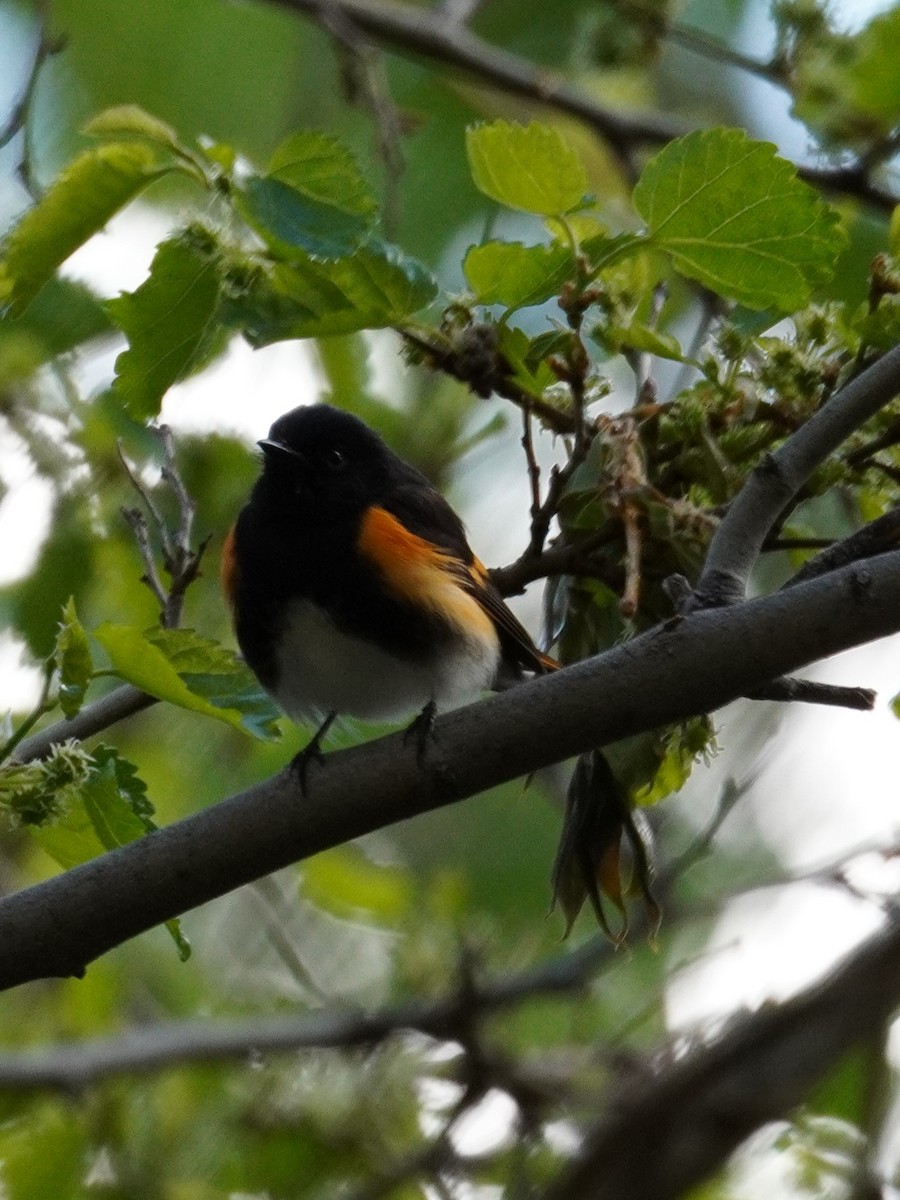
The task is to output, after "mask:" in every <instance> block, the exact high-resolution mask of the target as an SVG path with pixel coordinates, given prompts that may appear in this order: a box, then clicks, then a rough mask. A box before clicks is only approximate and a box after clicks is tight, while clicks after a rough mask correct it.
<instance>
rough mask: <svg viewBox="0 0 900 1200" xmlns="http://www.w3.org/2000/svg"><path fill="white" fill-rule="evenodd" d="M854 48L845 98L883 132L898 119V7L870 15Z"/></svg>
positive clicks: (899, 36)
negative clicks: (878, 124)
mask: <svg viewBox="0 0 900 1200" xmlns="http://www.w3.org/2000/svg"><path fill="white" fill-rule="evenodd" d="M855 51H856V53H855V56H854V60H853V62H852V63H851V64H850V67H849V69H848V70H847V73H846V85H847V92H848V98H849V99H850V101H851V103H852V104H853V105H854V106H855V107H856V108H859V109H861V110H862V111H863V112H865V113H868V114H869V115H871V116H873V117H876V118H878V119H879V120H880V121H881V122H882V123H883V126H884V129H885V132H887V131H888V130H889V129H890V128H891V127H892V126H893V125H896V123H897V121H898V119H900V71H898V70H897V61H898V58H900V9H897V8H896V7H894V8H892V9H891V10H890V11H888V12H885V13H881V14H880V15H879V16H877V17H875V18H873V20H871V21H870V22H869V23H868V25H866V27H865V28H864V29H863V30H861V32H860V33H859V35H858V37H857V38H856V39H855Z"/></svg>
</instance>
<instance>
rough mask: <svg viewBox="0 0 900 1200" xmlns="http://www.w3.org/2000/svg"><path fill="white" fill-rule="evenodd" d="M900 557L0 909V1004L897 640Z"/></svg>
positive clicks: (626, 647)
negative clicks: (151, 932)
mask: <svg viewBox="0 0 900 1200" xmlns="http://www.w3.org/2000/svg"><path fill="white" fill-rule="evenodd" d="M898 596H900V552H894V553H890V554H884V555H881V556H879V557H878V558H876V559H873V560H872V561H871V562H868V563H865V564H862V565H860V564H852V565H850V566H848V567H845V568H843V569H842V570H840V571H836V572H833V573H832V574H830V575H828V576H826V577H825V578H822V579H815V580H811V581H809V582H808V583H804V584H800V585H798V586H797V587H794V588H790V589H786V590H783V591H780V592H777V593H775V594H774V595H771V596H766V597H763V598H760V599H755V600H750V601H747V602H745V603H743V604H739V605H732V606H729V607H727V608H719V609H709V610H705V611H700V612H697V613H694V614H692V615H690V616H688V617H683V618H678V619H675V620H673V621H670V622H668V623H667V624H666V625H664V626H662V627H660V628H658V629H656V630H653V631H651V632H649V633H646V634H643V635H642V636H640V637H637V638H635V639H633V640H632V641H630V642H627V643H625V644H622V645H619V646H616V647H615V648H613V649H612V650H610V651H608V652H607V653H605V654H603V655H599V656H598V657H596V658H594V659H590V660H588V661H586V662H583V663H578V664H576V665H574V666H572V667H568V668H566V669H565V670H563V671H559V672H557V673H556V674H554V675H549V676H545V677H543V678H539V679H534V680H531V681H529V682H527V683H523V684H522V685H521V686H519V687H516V688H514V689H512V690H511V691H509V692H505V693H503V694H500V695H497V696H492V697H490V698H489V699H487V700H484V701H482V702H480V703H478V704H473V705H469V706H468V707H466V708H462V709H459V710H457V711H455V712H451V713H448V714H446V715H445V716H442V717H440V718H439V719H438V721H437V722H436V725H435V729H434V735H435V736H434V741H433V743H431V744H430V747H429V751H428V753H427V756H426V761H425V763H424V766H422V767H420V766H419V764H418V761H417V755H416V753H415V748H414V747H412V748H411V747H410V745H409V744H408V741H407V740H406V739H405V738H404V735H403V734H402V733H398V734H393V735H391V736H388V737H384V738H379V739H377V740H375V741H371V742H368V743H365V744H364V745H360V746H356V747H353V748H351V749H349V750H344V751H341V752H338V753H334V754H329V755H327V756H326V759H325V763H324V765H323V766H322V767H321V769H314V770H313V772H312V775H311V778H310V780H309V781H308V785H307V794H306V795H305V796H302V797H301V795H300V793H299V786H298V783H297V780H296V778H295V777H294V776H293V775H292V774H291V772H290V771H289V770H285V771H283V772H281V773H280V774H279V775H277V776H275V777H274V778H273V779H270V780H267V781H266V782H264V783H261V784H259V785H257V786H255V787H253V788H250V789H248V790H247V791H245V792H242V793H240V794H239V795H236V796H233V797H231V798H230V799H228V800H224V801H222V802H221V803H219V804H217V805H214V806H213V807H211V808H209V809H206V810H205V811H203V812H201V813H197V814H195V815H194V816H191V817H188V818H186V819H185V820H182V821H179V822H177V823H176V824H174V825H171V826H169V827H168V828H166V829H162V830H159V831H157V832H155V833H151V834H149V835H148V836H147V837H145V838H141V839H140V840H139V841H136V842H133V843H131V844H130V845H128V846H124V847H122V848H121V849H118V850H115V851H113V852H111V853H109V854H105V855H103V856H101V857H99V858H97V859H94V860H92V861H91V862H88V863H85V864H84V865H82V866H79V867H75V868H73V869H72V870H70V871H68V872H66V873H65V874H64V875H60V876H57V877H55V878H53V879H50V880H48V881H46V882H44V883H40V884H37V885H35V886H34V887H30V888H27V889H25V890H24V891H22V892H19V893H17V894H16V895H13V896H9V897H7V898H6V899H4V900H2V901H0V988H6V987H12V986H14V985H16V984H19V983H24V982H26V981H27V980H31V979H38V978H44V977H47V976H64V975H80V974H81V973H82V972H83V971H84V969H85V966H86V965H87V963H89V962H91V961H92V960H93V959H95V958H96V957H98V956H99V955H100V954H103V953H104V952H105V951H107V950H109V949H111V948H112V947H113V946H115V945H118V944H119V943H120V942H122V941H125V940H126V939H127V938H130V937H134V936H135V935H136V934H138V933H141V932H142V931H144V930H146V929H149V928H151V927H152V926H154V925H157V924H159V923H160V922H162V921H165V920H168V919H169V918H171V917H173V916H175V915H177V914H180V913H183V912H185V911H187V910H188V909H190V908H194V907H196V906H197V905H199V904H202V903H204V902H206V901H208V900H211V899H213V898H214V897H216V896H221V895H223V894H224V893H226V892H228V891H230V890H232V889H233V888H236V887H239V886H241V885H242V884H244V883H248V882H250V881H251V880H252V879H255V878H259V877H260V876H262V875H266V874H268V873H270V872H271V871H274V870H277V869H279V868H280V867H283V866H286V865H288V864H289V863H292V862H295V861H297V860H298V859H302V858H305V857H308V856H309V855H311V854H315V853H317V852H318V851H320V850H324V849H327V848H328V847H330V846H334V845H338V844H341V843H343V842H346V841H347V840H349V839H351V838H354V837H358V836H360V835H362V834H364V833H368V832H371V831H372V830H374V829H379V828H382V827H384V826H386V825H390V824H392V823H393V822H395V821H400V820H404V819H406V818H408V817H412V816H415V815H417V814H418V813H422V812H427V811H429V810H431V809H434V808H438V807H442V806H444V805H447V804H451V803H454V802H455V801H458V800H461V799H464V798H465V797H467V796H473V795H475V794H476V793H478V792H481V791H484V790H485V789H487V788H490V787H494V786H496V785H497V784H499V783H502V782H505V781H507V780H510V779H515V778H518V777H520V776H522V775H527V774H529V773H531V772H532V771H535V770H538V769H539V768H541V767H545V766H548V765H550V764H551V763H555V762H559V761H561V760H563V759H565V758H569V757H571V756H573V755H575V754H578V753H581V752H583V751H586V750H588V749H592V748H594V747H596V746H598V745H605V744H607V743H609V742H612V741H616V740H618V739H619V738H623V737H627V736H629V735H631V734H635V733H638V732H641V731H644V730H648V729H655V728H658V727H660V726H663V725H667V724H670V723H672V722H675V721H680V720H683V719H685V718H687V717H690V716H695V715H698V714H700V713H706V712H709V711H712V710H713V709H715V708H718V707H720V706H721V705H723V704H726V703H728V702H729V701H731V700H733V699H735V698H737V697H738V696H741V695H745V694H746V693H747V692H748V691H753V690H754V689H757V688H759V687H761V686H762V685H763V684H764V683H765V682H766V681H767V680H770V679H773V678H775V677H777V676H780V675H783V674H785V673H788V672H791V671H793V670H795V669H797V668H798V667H801V666H804V665H806V664H808V663H810V662H812V661H815V660H818V659H821V658H823V657H825V656H827V655H830V654H835V653H837V652H839V651H841V650H845V649H848V648H849V647H851V646H856V645H860V644H862V643H864V642H867V641H871V640H873V639H874V638H878V637H883V636H885V635H887V634H889V633H893V632H896V631H897V630H898V629H900V604H898V600H897V598H898Z"/></svg>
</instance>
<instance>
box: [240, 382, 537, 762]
mask: <svg viewBox="0 0 900 1200" xmlns="http://www.w3.org/2000/svg"><path fill="white" fill-rule="evenodd" d="M259 446H260V449H261V450H262V453H263V462H262V472H261V474H260V476H259V478H258V480H257V481H256V484H255V486H254V488H253V491H252V492H251V495H250V498H249V500H248V502H247V504H246V505H245V506H244V508H243V509H242V511H241V513H240V515H239V516H238V519H237V521H236V523H235V525H234V526H233V528H232V530H231V532H230V533H229V535H228V537H227V538H226V541H225V546H224V549H223V556H222V583H223V588H224V591H225V595H226V597H227V599H228V602H229V604H230V606H231V609H232V613H233V617H234V627H235V632H236V635H237V640H238V644H239V645H240V648H241V652H242V653H243V655H244V658H245V659H246V661H247V663H248V665H249V666H250V668H251V669H252V671H253V672H254V674H255V675H256V676H257V678H258V679H259V681H260V683H261V684H262V686H263V687H264V688H265V689H266V691H267V692H268V693H269V694H270V695H271V696H272V697H273V699H274V700H275V701H276V703H277V704H278V705H279V707H280V708H281V709H283V711H284V712H285V713H287V715H288V716H290V717H291V718H293V719H294V720H297V721H306V720H310V719H314V720H318V721H322V722H323V723H322V725H321V728H320V729H319V732H318V734H317V735H316V737H315V738H314V739H313V742H312V743H311V744H310V747H309V750H311V751H312V753H313V754H315V755H318V752H319V741H320V738H321V737H322V736H323V735H324V733H325V731H326V730H327V728H328V727H329V725H330V724H331V722H332V721H333V720H334V717H335V716H336V715H337V714H342V715H346V716H351V717H357V718H360V719H362V720H366V721H394V720H400V719H403V718H406V717H408V716H410V715H411V714H413V713H416V712H418V713H419V714H420V716H419V718H417V721H418V722H419V724H420V726H421V725H422V724H424V725H430V720H431V718H432V717H433V715H434V713H435V712H436V711H437V710H438V709H441V708H444V707H450V706H454V705H457V704H459V703H461V702H463V701H465V700H468V699H472V698H474V697H475V696H477V695H478V694H479V693H480V692H483V691H484V690H486V689H489V688H494V687H502V686H504V685H505V684H506V683H508V682H510V681H512V680H514V679H516V678H520V677H521V676H522V675H523V674H525V673H536V674H542V673H544V672H547V671H550V670H553V669H555V668H556V665H557V664H556V663H555V662H554V660H553V659H552V658H550V657H549V656H547V655H545V654H542V653H541V651H540V650H538V648H537V647H536V646H535V644H534V642H533V641H532V639H531V638H530V637H529V635H528V633H527V632H526V630H525V629H524V628H523V626H522V625H521V624H520V623H519V621H518V620H517V619H516V617H515V616H514V615H513V614H512V612H511V611H510V610H509V608H508V607H507V606H506V604H505V603H504V601H503V598H502V597H501V595H500V593H499V592H498V591H497V589H496V587H495V586H494V585H493V583H492V582H491V579H490V576H489V575H488V572H487V571H486V569H485V568H484V567H483V566H482V564H481V563H480V562H479V561H478V559H477V558H476V557H475V555H474V554H473V553H472V550H471V549H470V547H469V543H468V541H467V539H466V534H465V530H464V528H463V524H462V522H461V521H460V519H459V517H458V516H457V515H456V513H455V512H454V510H453V509H452V508H451V507H450V505H449V504H448V503H447V501H446V500H445V499H444V497H443V496H442V495H441V494H440V493H439V492H438V491H437V490H436V489H435V488H434V487H433V486H432V485H431V483H429V481H428V480H427V479H426V478H425V476H424V475H423V474H422V473H421V472H420V471H417V470H416V469H415V467H412V466H411V465H410V464H409V463H407V462H405V461H404V460H403V459H402V458H400V457H398V455H396V454H395V453H394V452H393V451H392V450H390V449H389V448H388V446H387V445H386V444H385V443H384V441H383V440H382V439H381V438H380V437H379V436H378V434H377V433H375V432H374V431H373V430H372V429H370V428H369V427H368V426H366V425H365V424H363V422H362V421H360V420H359V419H358V418H356V417H354V416H352V415H350V414H349V413H346V412H343V411H341V410H339V409H336V408H332V407H330V406H328V405H326V404H316V405H311V406H307V407H301V408H295V409H293V410H292V411H291V412H289V413H286V414H285V415H284V416H282V417H280V418H279V419H278V420H277V421H276V422H275V423H274V425H273V426H272V428H271V429H270V431H269V435H268V437H266V438H264V439H263V440H262V441H261V442H259Z"/></svg>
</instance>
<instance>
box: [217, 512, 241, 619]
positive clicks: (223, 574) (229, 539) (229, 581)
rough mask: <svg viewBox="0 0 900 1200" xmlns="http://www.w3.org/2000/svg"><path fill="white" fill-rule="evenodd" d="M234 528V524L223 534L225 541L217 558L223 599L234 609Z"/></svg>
mask: <svg viewBox="0 0 900 1200" xmlns="http://www.w3.org/2000/svg"><path fill="white" fill-rule="evenodd" d="M234 530H235V526H234V525H232V527H231V528H230V529H229V530H228V533H227V534H226V535H225V541H224V542H223V543H222V557H221V558H220V560H219V579H220V581H221V584H222V591H223V593H224V595H225V599H226V600H227V601H228V605H229V607H230V608H231V609H232V611H233V610H234V606H235V597H236V595H237V584H238V565H237V554H236V552H235V549H234Z"/></svg>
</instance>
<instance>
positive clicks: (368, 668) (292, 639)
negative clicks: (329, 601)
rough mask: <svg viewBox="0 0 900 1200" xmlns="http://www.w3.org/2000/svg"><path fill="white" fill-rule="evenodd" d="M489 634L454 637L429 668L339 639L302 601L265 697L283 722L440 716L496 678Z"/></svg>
mask: <svg viewBox="0 0 900 1200" xmlns="http://www.w3.org/2000/svg"><path fill="white" fill-rule="evenodd" d="M499 659H500V646H499V641H498V639H497V635H496V633H495V632H494V631H493V630H491V631H490V636H488V635H487V633H485V634H482V633H481V632H478V633H476V634H473V635H465V636H464V635H463V634H462V633H460V636H459V639H458V641H456V642H455V643H454V644H453V645H450V646H444V647H443V648H442V651H441V653H440V655H439V656H436V657H435V658H434V659H433V661H432V662H431V663H412V662H405V661H403V660H402V659H398V658H396V657H394V656H393V655H392V654H389V653H388V652H387V651H385V650H382V649H380V648H379V647H378V646H375V645H373V644H372V643H371V642H367V641H365V640H364V639H362V638H358V637H353V636H352V635H350V634H347V633H344V632H342V631H341V630H340V629H338V628H337V626H336V625H335V624H334V622H333V621H332V620H331V618H330V617H329V616H328V615H327V614H326V613H325V612H324V611H323V610H322V609H320V608H318V607H317V606H316V605H315V604H312V603H310V602H309V601H297V602H296V603H295V604H294V605H293V607H292V608H291V610H290V612H289V615H288V619H287V620H286V622H285V624H284V631H283V634H282V637H281V641H280V643H279V652H278V662H279V668H280V669H279V676H278V681H277V684H276V686H275V687H274V688H273V689H272V695H273V697H274V699H275V701H276V702H277V703H278V704H279V706H280V707H281V708H282V709H283V710H284V711H285V712H286V713H287V715H288V716H289V717H293V718H294V719H295V720H304V719H308V718H310V717H314V716H319V715H322V714H324V713H328V712H338V713H342V714H345V715H346V716H351V717H359V718H360V719H361V720H368V721H391V720H399V719H402V718H403V717H406V716H409V715H410V714H412V713H415V712H417V711H418V710H420V709H422V708H423V707H424V706H425V705H426V704H428V703H429V702H430V701H434V702H435V703H436V704H437V705H438V707H439V708H447V707H452V706H453V705H455V704H460V703H462V702H463V701H465V700H469V699H472V698H473V697H474V696H476V695H477V694H478V693H479V692H482V691H484V690H485V689H486V688H489V687H490V686H491V684H492V683H493V681H494V678H495V676H496V674H497V667H498V664H499Z"/></svg>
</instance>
